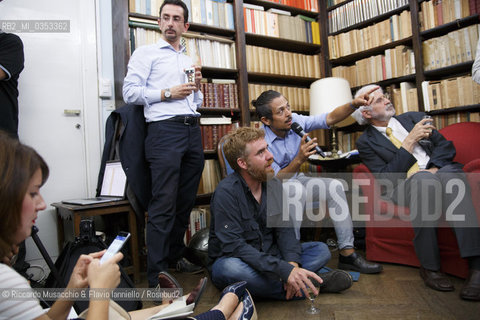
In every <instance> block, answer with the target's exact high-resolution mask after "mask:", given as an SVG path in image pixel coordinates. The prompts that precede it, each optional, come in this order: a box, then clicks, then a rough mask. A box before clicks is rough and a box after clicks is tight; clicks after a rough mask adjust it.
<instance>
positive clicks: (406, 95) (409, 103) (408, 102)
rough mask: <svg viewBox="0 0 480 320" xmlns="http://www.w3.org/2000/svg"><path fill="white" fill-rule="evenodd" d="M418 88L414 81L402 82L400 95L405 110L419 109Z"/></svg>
mask: <svg viewBox="0 0 480 320" xmlns="http://www.w3.org/2000/svg"><path fill="white" fill-rule="evenodd" d="M416 90H417V88H416V87H415V84H414V83H412V82H400V96H401V99H402V100H401V101H402V102H401V103H402V109H403V112H407V111H418V104H417V103H416V101H417V91H416Z"/></svg>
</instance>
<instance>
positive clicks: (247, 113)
mask: <svg viewBox="0 0 480 320" xmlns="http://www.w3.org/2000/svg"><path fill="white" fill-rule="evenodd" d="M227 1H228V2H230V3H231V4H232V5H233V9H234V10H233V11H234V27H235V28H234V29H233V30H231V29H224V28H219V27H213V26H209V25H204V24H198V23H190V28H189V31H193V32H200V33H204V34H209V35H214V36H220V37H226V38H229V39H231V40H233V41H234V43H235V54H236V68H235V69H234V70H232V69H221V68H212V67H204V68H203V69H202V73H203V77H204V78H224V79H234V80H235V81H236V84H237V87H238V108H234V109H225V110H222V109H218V108H202V109H201V110H200V112H201V113H202V115H226V116H231V117H232V118H234V120H238V121H239V122H240V124H241V125H242V126H248V125H250V122H251V121H252V120H257V119H255V114H254V112H252V110H251V109H250V101H251V100H252V99H254V98H256V97H253V96H249V84H263V85H277V86H286V87H300V88H309V86H310V84H311V83H312V82H313V81H315V80H317V79H316V78H315V77H300V76H296V75H285V74H280V73H262V72H251V71H248V70H247V65H248V61H247V50H246V48H247V46H257V47H262V48H267V49H269V50H270V49H272V50H277V51H283V52H291V53H295V54H297V53H299V54H304V55H318V59H319V61H318V62H319V63H318V65H319V68H320V74H321V77H329V76H332V68H334V67H336V66H342V65H347V66H348V65H352V64H355V62H356V61H358V60H361V59H365V58H368V57H370V56H374V55H381V54H383V53H384V52H385V50H388V49H392V48H395V47H397V46H399V45H404V46H408V47H410V48H411V49H412V50H413V55H414V62H415V73H413V74H408V75H405V76H400V77H395V78H391V79H386V80H382V81H379V82H378V83H379V84H380V85H381V86H382V87H386V86H391V85H396V86H398V85H399V84H400V83H401V82H412V83H414V84H415V86H416V88H417V93H418V95H417V100H418V106H419V110H420V111H424V110H425V109H424V103H423V94H422V82H424V81H431V80H443V79H446V78H450V77H453V76H462V75H468V74H470V70H471V66H472V61H469V62H463V63H460V64H456V65H452V66H448V67H444V68H439V69H435V70H429V71H425V70H424V69H423V51H422V50H423V49H422V43H423V42H424V41H427V40H428V39H432V38H437V37H440V36H443V35H445V34H447V33H449V32H452V31H455V30H459V29H461V28H464V27H467V26H470V25H474V24H478V23H480V19H479V15H478V14H474V15H470V16H467V17H464V18H461V19H457V20H455V21H452V22H448V23H445V24H443V25H440V26H437V27H434V28H431V29H429V30H425V31H421V28H420V25H421V18H420V17H421V13H422V12H421V7H422V3H423V2H425V1H422V0H410V1H408V2H405V3H403V5H400V6H399V7H397V8H394V9H392V10H390V11H388V12H384V13H383V14H377V15H372V16H371V17H370V18H369V19H366V20H363V21H360V22H357V23H355V24H352V25H350V26H348V27H346V28H343V29H341V30H337V31H335V32H330V30H329V16H331V14H332V12H333V11H334V10H335V9H338V8H342V7H343V6H348V5H350V6H351V5H353V4H354V3H355V0H346V1H343V2H341V3H339V4H336V5H333V6H328V7H327V3H328V1H327V0H318V8H319V12H318V13H316V12H312V11H307V10H302V9H299V8H294V7H290V6H286V5H282V4H279V3H275V2H270V1H266V0H227ZM387 1H390V2H391V3H393V2H394V1H392V0H385V1H383V3H386V2H387ZM244 4H251V5H257V6H262V7H263V8H264V10H265V11H266V10H268V9H271V8H273V9H279V10H284V11H288V12H290V13H291V14H292V16H295V15H298V14H300V15H304V16H306V17H309V18H313V19H315V20H316V21H318V22H319V25H320V41H321V45H319V44H312V43H306V42H303V41H295V40H289V39H282V38H278V37H269V36H264V35H258V34H253V33H247V32H245V27H244V26H245V17H244V10H243V9H244ZM112 7H113V12H112V17H113V30H114V35H113V46H114V50H113V52H114V57H115V59H114V72H115V97H116V106H117V107H119V106H121V105H123V104H124V103H123V100H122V92H121V91H122V86H123V79H124V77H125V75H126V71H127V64H128V60H129V52H130V48H129V40H130V32H129V18H130V17H136V18H142V19H146V20H150V21H152V22H155V21H156V19H157V16H154V15H152V16H148V15H142V14H138V13H129V4H128V0H115V1H112ZM405 10H407V11H408V12H409V14H410V20H411V25H412V27H411V31H412V32H411V33H412V34H411V36H409V37H406V38H403V39H399V40H396V41H394V42H390V43H386V44H382V45H379V46H376V47H372V48H369V49H367V50H364V51H361V52H356V53H352V54H348V55H345V56H340V57H336V58H331V57H330V54H329V37H330V36H335V35H341V34H343V33H346V32H349V31H351V30H355V29H363V28H367V27H369V26H372V25H374V24H376V23H379V22H381V21H383V20H385V19H389V18H390V17H392V16H393V15H397V14H400V13H401V12H403V11H405ZM352 89H353V90H355V89H358V87H356V88H355V87H354V88H352ZM479 102H480V101H479ZM479 111H480V104H478V103H477V104H473V105H468V106H457V107H454V108H449V109H441V110H433V111H430V113H431V114H432V115H443V114H451V113H457V112H479ZM344 130H345V132H347V133H348V132H355V131H358V130H362V127H360V126H358V125H353V126H351V127H348V128H346V129H344ZM215 157H216V155H215V154H214V153H213V152H207V153H206V158H207V159H208V158H210V159H212V158H213V159H214V158H215ZM199 199H203V200H201V201H200V202H201V203H208V200H209V195H203V196H200V197H199Z"/></svg>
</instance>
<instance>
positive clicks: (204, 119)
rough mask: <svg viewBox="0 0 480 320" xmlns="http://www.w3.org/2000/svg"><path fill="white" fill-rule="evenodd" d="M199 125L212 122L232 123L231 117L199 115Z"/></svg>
mask: <svg viewBox="0 0 480 320" xmlns="http://www.w3.org/2000/svg"><path fill="white" fill-rule="evenodd" d="M200 124H201V125H212V124H232V118H230V117H225V116H221V117H201V118H200Z"/></svg>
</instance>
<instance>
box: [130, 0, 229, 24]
mask: <svg viewBox="0 0 480 320" xmlns="http://www.w3.org/2000/svg"><path fill="white" fill-rule="evenodd" d="M183 2H184V3H185V4H186V5H187V8H188V12H189V15H188V22H193V23H199V24H205V25H209V26H214V27H218V28H224V29H232V30H233V29H234V28H235V25H234V17H233V4H232V3H228V2H227V1H226V0H183ZM162 3H163V0H130V1H129V11H130V12H132V13H141V14H146V15H150V16H155V17H158V16H159V9H160V6H161V5H162Z"/></svg>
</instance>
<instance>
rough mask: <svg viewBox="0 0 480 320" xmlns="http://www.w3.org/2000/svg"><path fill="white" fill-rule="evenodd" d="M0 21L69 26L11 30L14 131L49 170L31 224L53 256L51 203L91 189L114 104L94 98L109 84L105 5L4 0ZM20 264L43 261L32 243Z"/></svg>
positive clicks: (87, 0) (95, 0)
mask: <svg viewBox="0 0 480 320" xmlns="http://www.w3.org/2000/svg"><path fill="white" fill-rule="evenodd" d="M0 20H22V21H28V20H30V21H32V20H67V21H69V23H70V31H69V32H63V33H55V32H51V33H42V32H36V31H34V32H18V31H17V32H14V33H16V34H17V35H18V36H20V38H22V41H23V43H24V52H25V69H24V71H23V72H22V73H21V75H20V79H19V91H20V95H19V109H20V111H19V119H20V123H19V136H20V140H21V141H22V142H24V143H26V144H28V145H31V146H32V147H34V148H35V149H36V150H37V151H38V152H39V153H40V154H41V155H42V156H43V157H44V158H45V160H46V161H47V163H48V164H49V167H50V172H51V174H50V178H49V180H48V181H47V183H46V184H45V186H44V187H43V188H42V190H41V192H42V195H43V196H44V199H45V201H46V203H47V209H46V210H45V211H44V212H42V213H40V215H39V218H38V219H37V226H38V227H39V229H40V232H39V236H40V238H41V240H42V242H43V243H44V245H45V246H46V248H47V251H48V252H49V253H50V255H51V256H52V257H54V258H56V257H57V256H58V253H59V252H58V246H57V229H56V215H55V210H54V209H53V207H51V206H50V204H51V203H54V202H59V201H61V200H64V199H68V198H77V197H84V196H93V195H94V194H95V188H96V183H97V175H98V169H99V166H100V159H101V152H102V149H103V141H104V122H105V119H106V117H108V115H109V113H110V111H111V109H112V108H113V105H114V103H113V101H114V99H113V97H105V98H100V97H99V80H100V79H102V80H106V81H105V82H106V83H108V81H109V79H110V83H113V81H112V80H111V79H113V57H112V37H111V33H112V31H111V3H110V0H81V1H78V0H43V1H38V0H4V1H3V2H1V3H0ZM4 31H6V32H8V30H4ZM106 91H107V92H108V90H106ZM111 92H114V91H113V85H112V87H111ZM65 109H75V110H80V111H81V113H80V116H78V117H77V116H71V115H70V116H69V115H66V114H65V112H64V110H65ZM37 260H38V261H37ZM27 261H31V262H33V263H39V264H44V263H43V259H41V256H40V254H39V252H38V251H37V250H36V247H35V245H34V244H33V242H32V241H31V240H29V241H27Z"/></svg>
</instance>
